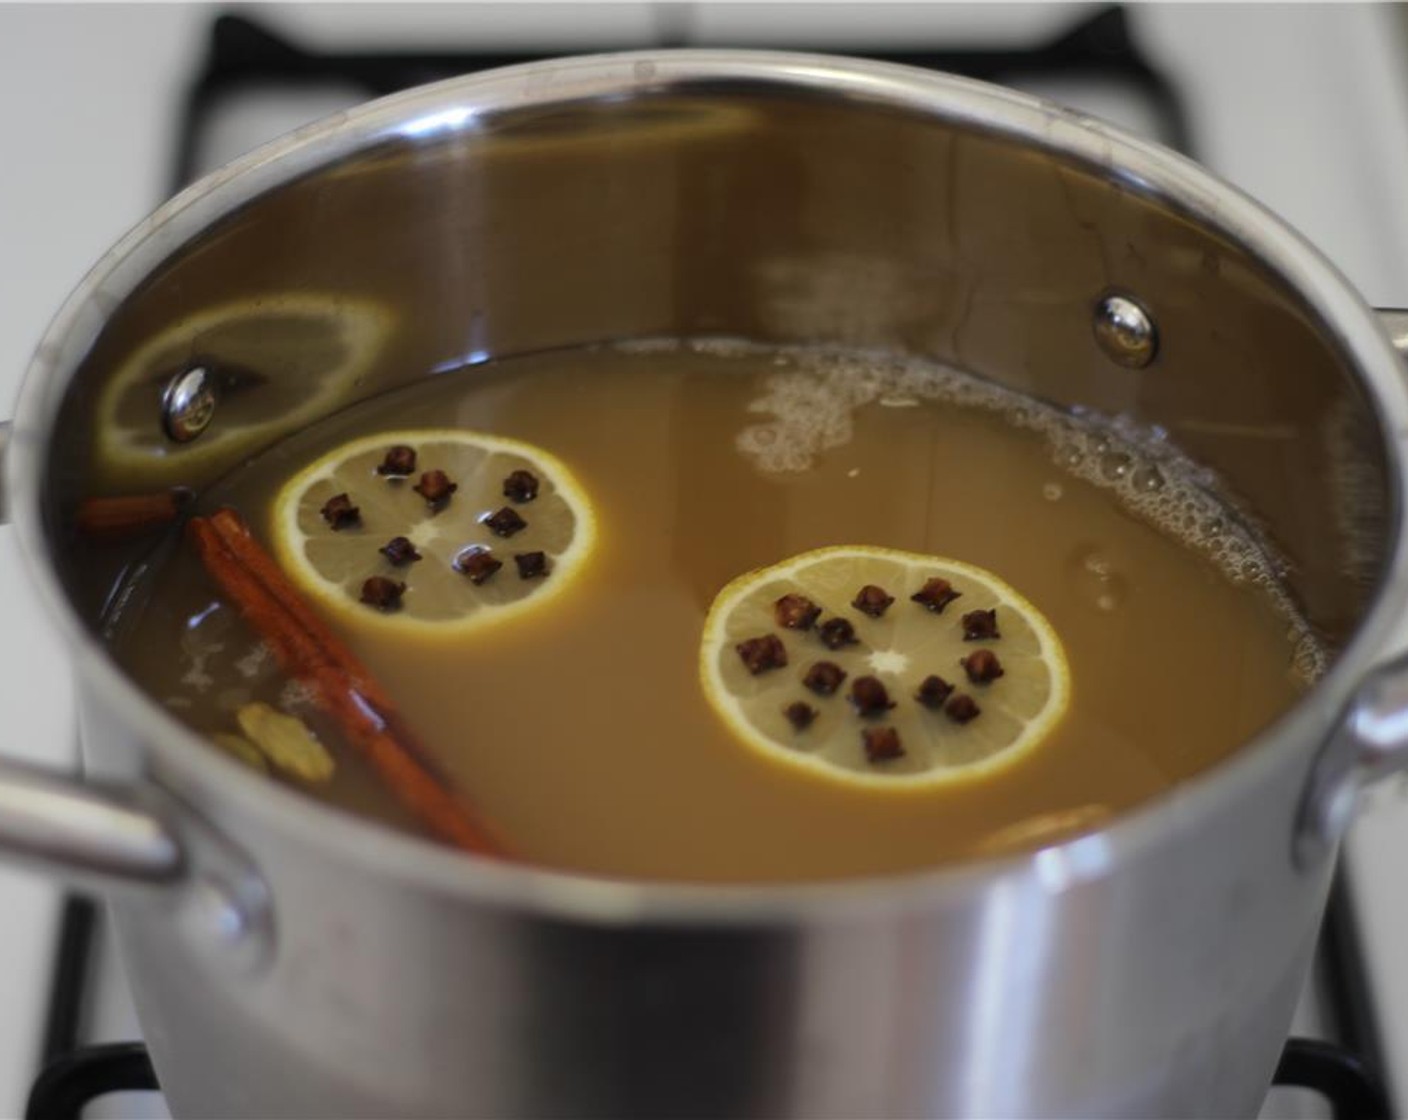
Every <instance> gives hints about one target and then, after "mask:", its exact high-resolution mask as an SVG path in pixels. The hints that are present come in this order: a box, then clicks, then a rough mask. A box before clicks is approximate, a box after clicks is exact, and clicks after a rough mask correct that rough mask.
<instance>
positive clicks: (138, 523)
mask: <svg viewBox="0 0 1408 1120" xmlns="http://www.w3.org/2000/svg"><path fill="white" fill-rule="evenodd" d="M190 498H191V495H190V491H188V490H164V491H162V492H161V493H158V494H130V495H124V496H121V497H116V498H85V499H84V500H83V501H81V502H80V503H79V504H78V509H77V511H76V512H75V513H74V517H73V520H74V526H75V527H76V528H77V529H78V532H79V533H80V534H82V535H83V536H84V537H86V538H87V539H88V540H91V541H98V542H109V541H121V540H126V539H127V538H128V537H134V536H136V535H138V534H139V533H144V532H146V531H147V530H148V529H159V528H163V527H165V526H167V525H173V524H175V523H176V520H177V518H179V517H180V516H181V511H182V510H183V509H185V507H186V506H187V504H188V503H189V502H190Z"/></svg>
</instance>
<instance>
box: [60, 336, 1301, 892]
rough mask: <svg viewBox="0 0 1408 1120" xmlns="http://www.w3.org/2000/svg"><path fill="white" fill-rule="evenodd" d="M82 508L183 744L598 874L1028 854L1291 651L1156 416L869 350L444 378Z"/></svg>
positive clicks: (1255, 722)
mask: <svg viewBox="0 0 1408 1120" xmlns="http://www.w3.org/2000/svg"><path fill="white" fill-rule="evenodd" d="M219 424H220V420H219V419H218V418H217V420H216V422H215V428H218V427H219ZM212 430H214V429H212ZM135 450H136V449H135V448H134V453H135ZM144 500H145V501H146V502H147V504H146V505H142V504H141V503H142V501H144ZM84 517H86V518H87V522H86V530H87V531H89V532H90V533H92V535H93V536H94V538H95V541H96V542H97V543H96V544H95V547H107V544H106V543H105V542H107V541H109V540H112V539H114V538H115V537H120V536H123V535H125V533H127V532H129V531H130V533H132V534H145V537H144V538H143V539H149V541H150V543H151V544H152V545H153V546H155V547H154V551H153V552H152V553H151V555H152V556H153V557H155V558H157V560H158V562H156V563H153V564H149V565H147V566H145V567H144V568H142V569H140V571H141V573H142V574H141V575H139V576H137V577H135V578H136V580H137V583H136V584H135V585H134V586H132V587H129V588H126V589H124V590H125V591H126V594H123V595H121V596H118V597H117V598H116V599H114V601H115V602H121V603H123V604H125V606H124V608H123V611H122V616H121V617H120V618H118V619H116V620H115V621H114V622H113V624H112V625H111V626H110V633H111V634H112V640H113V642H114V644H115V646H116V650H117V653H118V656H119V657H120V659H121V660H122V662H123V663H124V664H125V665H126V666H127V667H128V668H129V670H130V671H131V673H132V674H134V676H135V677H136V678H137V679H138V680H139V681H140V682H141V683H142V684H143V686H144V687H145V688H146V689H147V690H148V691H149V692H150V693H151V695H152V696H153V697H155V698H156V699H158V700H159V701H160V702H162V703H164V704H165V705H166V706H167V707H168V708H169V709H170V710H171V711H172V712H173V713H175V714H176V715H177V716H178V717H179V718H181V719H182V720H184V721H186V722H188V723H189V725H190V726H191V727H192V728H194V729H195V730H196V731H198V732H200V733H201V734H203V735H204V736H206V737H207V738H208V739H209V740H210V742H211V748H210V749H211V750H225V751H228V752H230V754H231V755H232V756H233V757H235V758H237V759H239V760H240V761H241V762H243V763H244V764H247V765H249V766H252V767H255V768H257V769H259V770H261V771H264V772H266V773H267V774H268V780H270V781H278V782H284V783H289V784H292V785H294V786H296V787H298V788H299V789H302V790H304V791H306V793H307V794H308V796H310V797H314V798H318V799H322V800H326V801H328V802H330V803H332V804H335V805H338V806H341V807H344V808H346V809H348V810H351V811H354V812H358V813H363V814H367V815H370V816H373V817H376V818H379V819H381V820H382V821H384V822H386V823H389V824H391V825H392V826H395V827H400V828H404V829H408V830H413V831H417V832H420V833H423V834H428V835H432V836H437V837H439V838H441V839H442V840H445V841H447V842H449V843H452V844H455V845H457V846H459V847H462V848H466V849H470V850H477V851H487V852H492V853H495V854H498V855H501V856H503V857H504V858H509V859H513V860H522V861H526V862H528V863H531V864H536V865H542V866H548V867H554V868H565V869H573V870H578V871H583V872H588V873H593V874H599V875H607V876H624V877H645V878H652V879H671V880H685V881H703V880H712V881H746V880H758V881H762V880H768V881H777V880H799V879H818V878H828V877H844V876H855V875H862V874H867V873H877V872H887V871H898V870H902V869H911V868H918V867H923V866H927V865H933V864H938V863H943V862H946V861H952V860H956V859H961V858H963V857H965V856H969V855H973V854H976V853H992V852H995V851H1005V850H1013V849H1020V848H1029V847H1032V846H1036V845H1039V844H1043V843H1050V842H1052V841H1053V840H1056V839H1059V838H1062V837H1064V836H1069V835H1072V834H1073V833H1075V832H1079V831H1081V830H1085V829H1089V828H1093V827H1099V826H1100V825H1101V824H1103V823H1104V822H1106V821H1107V820H1108V819H1109V818H1110V817H1111V816H1112V815H1114V814H1118V813H1119V812H1120V811H1122V810H1124V809H1127V808H1129V807H1131V806H1133V805H1136V804H1138V803H1139V802H1141V801H1143V800H1145V799H1147V798H1150V797H1153V796H1155V795H1157V794H1158V793H1159V792H1160V791H1162V790H1165V789H1167V788H1168V787H1169V786H1170V785H1172V784H1174V783H1177V782H1179V781H1182V780H1184V779H1186V778H1188V777H1189V776H1191V775H1193V774H1195V773H1197V772H1198V771H1200V770H1202V769H1204V768H1205V767H1207V766H1209V765H1211V764H1212V763H1214V762H1216V761H1217V760H1218V759H1220V758H1222V757H1224V756H1226V755H1227V754H1228V753H1230V752H1231V751H1232V750H1233V749H1234V748H1236V747H1237V746H1238V745H1239V744H1241V743H1243V742H1244V741H1245V740H1246V739H1247V737H1248V736H1250V735H1252V734H1253V733H1254V732H1256V731H1257V730H1258V729H1259V728H1262V727H1264V726H1265V725H1266V724H1267V723H1268V722H1269V721H1270V720H1272V719H1273V718H1274V717H1275V716H1276V715H1277V713H1278V712H1280V711H1282V710H1283V709H1284V708H1286V707H1287V706H1288V705H1289V704H1290V703H1292V702H1293V701H1294V699H1295V698H1296V697H1297V696H1298V695H1299V694H1300V692H1301V691H1302V690H1303V689H1304V688H1305V687H1306V686H1307V685H1308V683H1309V682H1310V681H1312V680H1313V679H1314V678H1315V676H1316V675H1317V674H1318V672H1319V671H1320V668H1321V655H1320V653H1319V650H1318V647H1317V645H1316V643H1315V642H1314V640H1313V639H1312V637H1311V635H1310V633H1309V631H1308V629H1307V628H1306V627H1305V626H1304V625H1302V624H1301V623H1300V622H1299V621H1298V618H1297V615H1296V612H1295V610H1294V607H1293V605H1292V603H1291V601H1290V599H1289V598H1288V597H1287V595H1286V594H1285V593H1284V591H1283V589H1282V578H1281V577H1282V576H1283V575H1284V571H1283V565H1282V564H1281V563H1280V562H1279V561H1278V559H1277V558H1276V556H1275V555H1274V554H1273V553H1272V551H1271V550H1270V548H1269V547H1268V546H1267V545H1266V544H1265V543H1263V542H1261V541H1260V540H1258V539H1257V537H1256V535H1255V534H1254V533H1253V532H1252V531H1251V529H1250V528H1249V527H1248V523H1247V521H1246V519H1245V518H1244V517H1242V516H1241V515H1240V514H1239V513H1238V511H1237V510H1236V509H1235V508H1234V507H1233V505H1232V504H1231V503H1230V502H1228V501H1225V500H1222V499H1220V498H1219V496H1218V494H1217V487H1216V479H1214V478H1213V477H1212V475H1211V474H1210V473H1209V472H1208V471H1206V470H1203V469H1200V468H1199V467H1197V466H1196V465H1195V464H1193V463H1191V462H1190V461H1188V460H1187V459H1186V458H1185V457H1184V456H1183V455H1182V454H1181V453H1180V452H1179V451H1178V450H1177V448H1176V447H1174V446H1173V445H1172V444H1171V443H1170V442H1169V441H1168V440H1167V439H1166V438H1164V436H1163V434H1162V433H1160V432H1158V431H1148V430H1141V429H1139V428H1138V427H1136V426H1135V425H1132V424H1130V423H1128V422H1125V421H1122V420H1120V419H1119V418H1107V417H1100V416H1095V415H1088V414H1072V413H1069V412H1064V411H1057V410H1055V409H1052V408H1050V407H1048V406H1046V405H1044V404H1041V403H1039V402H1037V401H1035V400H1031V399H1027V398H1023V397H1019V396H1017V395H1015V394H1013V393H1011V392H1010V391H1008V390H1005V389H999V388H997V387H995V386H992V385H990V384H988V383H986V382H983V381H980V380H977V379H975V378H972V377H969V376H967V375H964V374H962V373H960V372H957V371H955V370H952V369H948V368H944V367H940V366H936V365H933V364H924V363H919V362H917V361H902V360H899V359H896V358H893V357H885V356H882V355H876V354H863V353H849V352H841V351H824V350H808V349H800V348H793V349H778V348H763V347H759V346H752V345H748V344H745V343H741V342H733V341H725V340H706V341H692V342H674V341H666V340H647V341H642V342H637V343H631V344H623V345H617V346H610V347H608V346H602V347H596V348H590V349H578V350H563V351H555V352H548V353H543V354H539V355H536V356H527V357H518V358H512V359H507V360H503V361H497V362H490V363H484V364H478V365H474V366H470V367H466V368H465V369H463V370H461V371H459V372H456V373H449V374H444V375H441V376H436V377H433V378H429V379H426V380H424V381H422V382H420V383H418V384H415V385H413V386H411V387H408V388H403V389H399V390H396V391H395V392H393V393H390V394H388V395H384V396H381V397H378V398H376V399H372V400H369V401H366V402H363V403H362V404H360V405H357V406H355V407H353V408H351V409H349V410H347V411H345V412H342V413H339V414H337V415H335V416H333V417H331V418H329V419H325V420H323V421H321V422H318V423H316V424H313V425H312V426H311V427H306V428H305V429H304V430H301V431H298V432H296V433H295V434H292V435H290V436H288V437H287V438H285V439H284V440H283V441H282V442H279V443H277V444H276V445H275V446H273V447H272V448H270V449H269V450H268V451H266V452H264V453H262V454H260V455H258V456H257V457H255V458H253V459H252V460H250V461H248V462H246V463H244V464H243V465H241V466H240V467H239V468H238V469H236V470H235V471H233V472H232V473H230V474H229V475H227V476H226V477H225V478H224V479H223V480H221V481H219V482H218V483H216V484H214V485H212V486H209V487H206V488H205V489H204V490H203V491H202V492H201V493H200V494H199V495H198V497H197V498H196V500H195V501H194V502H186V501H179V502H178V501H173V500H171V498H170V497H169V496H161V497H157V498H151V499H143V498H141V497H138V498H137V499H135V504H134V505H133V506H132V507H131V508H129V509H125V510H123V509H118V510H116V512H114V510H113V508H112V507H111V506H110V505H105V504H103V503H101V502H98V503H88V504H87V506H86V507H85V508H83V509H81V511H80V518H84ZM84 526H85V523H84V522H82V521H81V523H80V528H84ZM816 550H825V551H816ZM750 573H751V574H750ZM173 649H174V650H178V651H179V655H178V656H175V657H173V656H171V655H170V651H171V650H173Z"/></svg>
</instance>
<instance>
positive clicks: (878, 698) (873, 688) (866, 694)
mask: <svg viewBox="0 0 1408 1120" xmlns="http://www.w3.org/2000/svg"><path fill="white" fill-rule="evenodd" d="M851 705H852V706H853V707H854V708H855V710H856V714H858V715H862V716H878V715H880V714H881V713H882V712H888V711H889V710H890V709H891V708H893V707H894V706H895V703H894V701H893V700H891V699H890V694H889V693H888V692H886V691H885V686H884V685H883V684H881V683H880V681H879V679H878V678H876V677H857V678H856V679H855V681H854V682H852V684H851Z"/></svg>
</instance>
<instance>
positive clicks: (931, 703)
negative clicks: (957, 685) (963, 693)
mask: <svg viewBox="0 0 1408 1120" xmlns="http://www.w3.org/2000/svg"><path fill="white" fill-rule="evenodd" d="M952 695H953V685H951V684H949V683H948V681H946V680H944V679H943V677H940V676H936V675H934V674H933V673H930V674H929V675H928V676H927V677H925V678H924V679H923V680H922V681H920V682H919V691H918V692H916V693H915V694H914V698H915V699H916V700H918V701H919V702H920V703H921V704H923V705H924V706H925V707H926V708H930V709H932V710H934V711H937V710H938V709H940V708H942V707H943V706H944V701H945V700H947V699H948V698H949V697H950V696H952Z"/></svg>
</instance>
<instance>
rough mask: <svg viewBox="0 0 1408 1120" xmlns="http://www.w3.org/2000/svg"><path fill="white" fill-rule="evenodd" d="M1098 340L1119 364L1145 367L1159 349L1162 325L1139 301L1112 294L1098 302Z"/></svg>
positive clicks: (1127, 367)
mask: <svg viewBox="0 0 1408 1120" xmlns="http://www.w3.org/2000/svg"><path fill="white" fill-rule="evenodd" d="M1095 341H1096V342H1098V343H1099V344H1100V349H1101V350H1103V351H1105V355H1106V357H1108V358H1109V359H1110V360H1111V361H1112V362H1114V363H1115V364H1116V365H1121V366H1124V367H1125V369H1143V368H1144V367H1145V366H1147V365H1148V364H1149V363H1150V362H1152V361H1153V360H1154V355H1155V354H1157V353H1158V352H1159V329H1158V327H1157V326H1156V325H1155V324H1154V317H1153V316H1152V315H1150V314H1149V312H1148V311H1146V310H1145V309H1144V308H1143V307H1142V306H1140V304H1139V303H1138V302H1136V301H1135V300H1133V299H1131V298H1130V297H1129V296H1117V295H1110V296H1106V297H1105V298H1104V299H1102V300H1101V301H1100V302H1099V303H1098V304H1096V305H1095Z"/></svg>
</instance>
